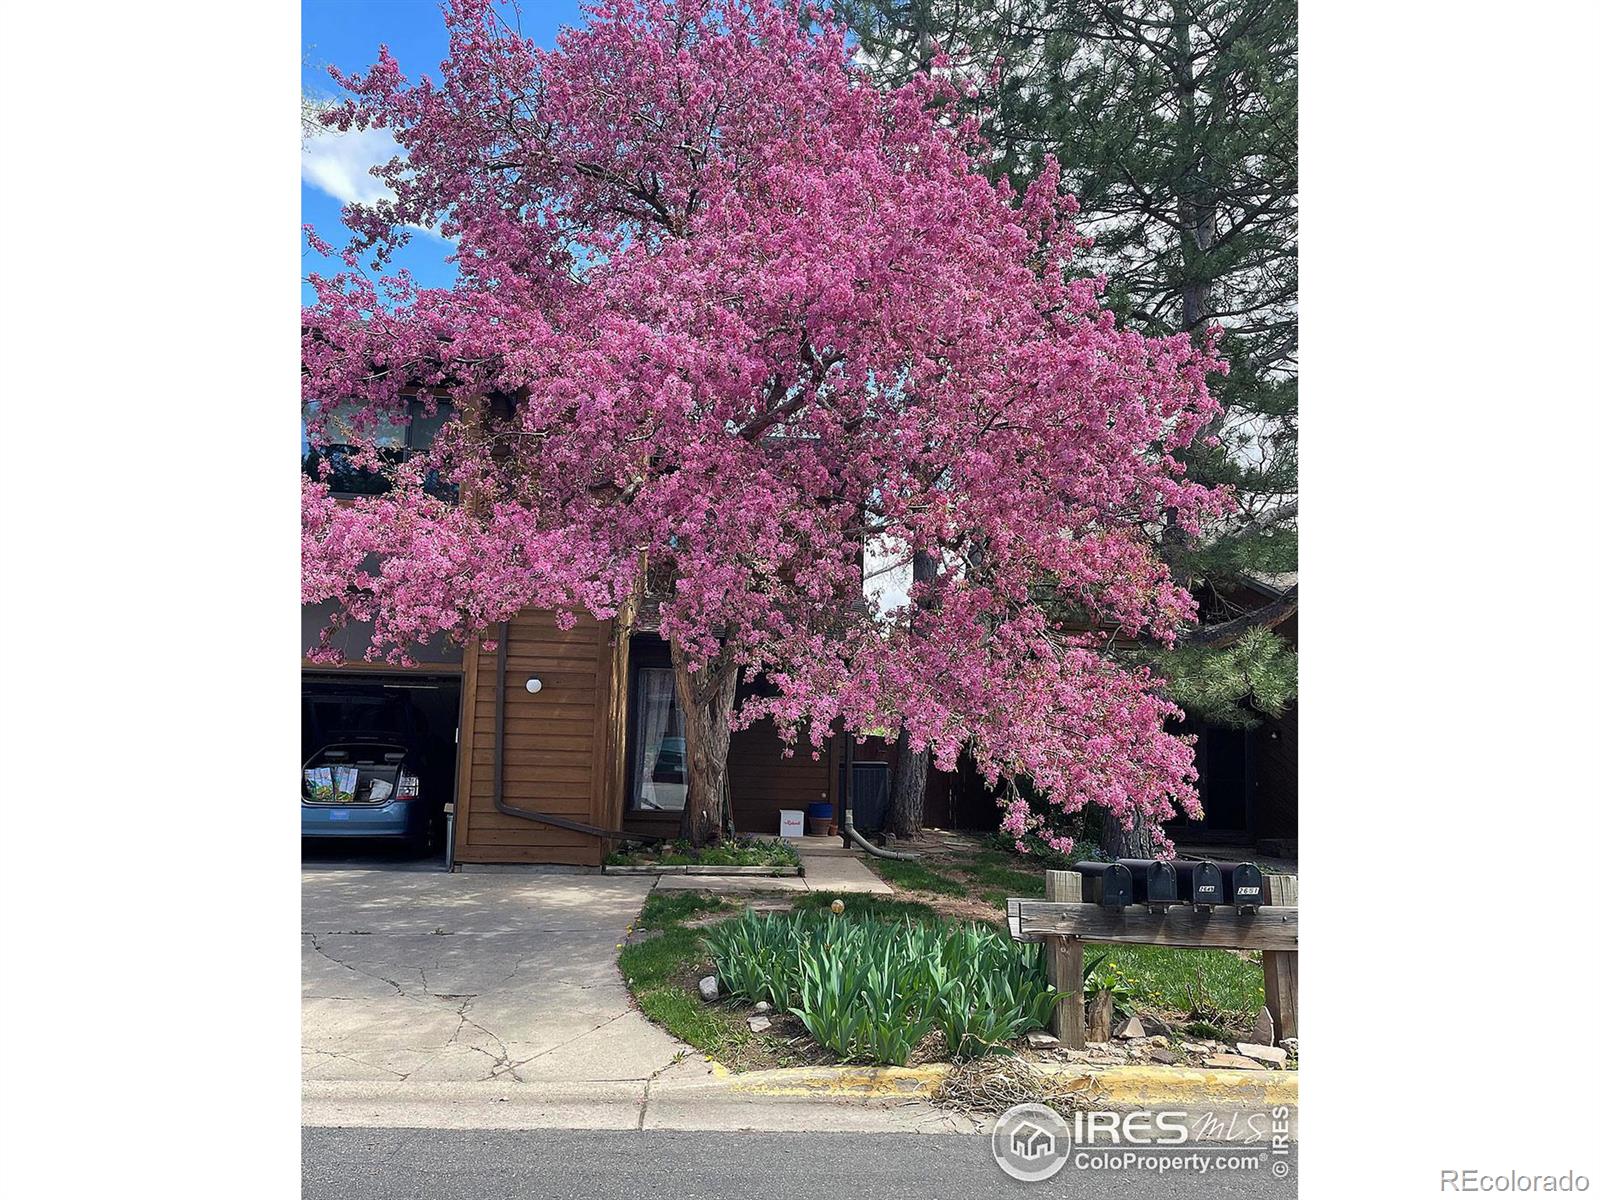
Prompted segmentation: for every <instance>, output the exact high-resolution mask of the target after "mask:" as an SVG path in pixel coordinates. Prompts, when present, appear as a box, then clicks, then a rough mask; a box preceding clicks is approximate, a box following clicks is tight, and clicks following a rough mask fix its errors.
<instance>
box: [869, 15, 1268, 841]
mask: <svg viewBox="0 0 1600 1200" xmlns="http://www.w3.org/2000/svg"><path fill="white" fill-rule="evenodd" d="M839 8H840V9H841V10H842V11H843V12H844V13H845V15H846V18H847V20H848V21H849V22H850V24H851V26H852V28H853V29H854V31H855V33H856V35H857V37H858V38H859V40H860V52H861V55H862V57H863V59H865V60H866V61H868V62H869V63H871V64H872V66H873V68H874V70H875V71H876V72H877V73H878V75H879V76H880V77H881V78H883V79H884V80H886V81H890V80H898V79H900V78H903V77H905V76H907V75H909V74H912V73H915V72H918V71H925V70H929V69H934V67H935V59H936V56H937V55H939V54H944V55H947V56H948V58H949V60H950V65H949V69H950V70H952V71H953V72H955V73H956V74H957V75H958V76H960V77H962V78H963V79H965V80H966V81H967V82H968V83H969V85H971V90H972V93H973V94H972V96H971V99H970V103H971V105H972V106H973V108H974V110H975V111H977V112H978V113H979V114H980V116H981V119H982V123H983V128H984V132H985V135H986V136H987V138H988V141H989V143H990V144H991V146H992V147H993V157H992V160H991V163H990V170H991V171H992V173H993V174H994V175H996V176H999V175H1005V176H1008V177H1009V178H1011V179H1012V180H1013V181H1014V182H1016V183H1018V184H1019V185H1020V184H1023V183H1025V182H1026V181H1027V180H1028V179H1030V178H1031V177H1032V176H1033V174H1034V173H1035V172H1037V171H1038V170H1039V168H1040V166H1041V164H1042V162H1043V160H1044V157H1045V155H1046V154H1051V155H1054V156H1055V157H1056V158H1057V160H1058V161H1059V162H1060V163H1061V165H1062V175H1063V179H1064V180H1065V182H1066V185H1067V186H1068V187H1069V188H1070V189H1071V190H1072V191H1073V192H1074V194H1076V196H1077V197H1078V200H1079V202H1080V204H1081V205H1082V211H1081V212H1080V214H1079V222H1080V230H1081V231H1082V232H1084V233H1087V234H1089V235H1091V236H1092V237H1093V238H1094V239H1095V244H1094V247H1093V248H1092V250H1090V251H1088V252H1087V253H1086V255H1085V256H1084V257H1085V259H1086V261H1088V262H1089V263H1092V264H1094V265H1095V267H1097V268H1098V269H1099V270H1101V271H1103V272H1104V274H1105V275H1106V276H1107V277H1108V279H1109V280H1111V281H1112V283H1111V285H1110V290H1109V291H1108V293H1107V298H1108V302H1109V307H1110V308H1112V309H1113V311H1115V312H1116V313H1117V314H1118V315H1119V317H1121V318H1123V319H1124V320H1126V321H1127V322H1128V323H1129V324H1130V325H1132V326H1134V327H1135V328H1139V329H1141V330H1143V331H1145V332H1149V333H1155V334H1170V333H1173V332H1177V331H1182V332H1186V333H1190V334H1194V335H1196V336H1199V335H1200V334H1201V332H1202V331H1203V330H1205V329H1206V328H1208V327H1210V326H1213V325H1221V326H1223V327H1224V328H1225V329H1226V331H1227V332H1226V335H1225V337H1224V340H1223V342H1222V353H1223V355H1224V356H1225V357H1226V358H1227V359H1228V362H1229V366H1230V372H1229V374H1228V375H1227V377H1226V378H1225V379H1222V380H1217V381H1214V383H1213V390H1214V392H1215V394H1216V395H1217V396H1218V398H1219V399H1220V400H1221V401H1222V403H1223V405H1224V412H1223V414H1222V415H1221V416H1220V417H1219V418H1218V419H1217V421H1216V422H1215V423H1214V425H1213V427H1212V428H1211V430H1210V432H1211V433H1212V434H1214V435H1215V436H1216V438H1217V439H1219V444H1217V445H1216V446H1213V447H1210V448H1202V447H1201V446H1200V445H1199V443H1198V442H1197V444H1196V445H1195V446H1194V447H1193V448H1191V449H1190V450H1189V451H1188V452H1187V466H1188V469H1189V472H1190V474H1191V475H1192V476H1194V477H1195V478H1198V479H1200V480H1203V481H1205V482H1207V483H1220V484H1227V485H1229V486H1231V487H1232V488H1233V489H1234V491H1235V493H1236V495H1237V498H1238V500H1239V504H1240V507H1239V512H1238V514H1237V516H1236V517H1234V518H1233V519H1231V520H1229V521H1226V522H1224V523H1222V524H1220V525H1218V526H1217V527H1215V528H1212V529H1209V530H1208V531H1207V534H1206V536H1205V537H1203V538H1201V539H1192V538H1188V537H1185V536H1183V535H1182V534H1181V533H1180V532H1179V531H1178V530H1177V529H1176V527H1175V526H1173V525H1171V524H1170V523H1169V526H1168V528H1166V529H1164V530H1161V531H1159V532H1158V533H1157V534H1156V536H1159V537H1160V539H1161V544H1162V548H1163V554H1164V555H1165V556H1166V558H1167V559H1168V561H1169V562H1170V563H1171V564H1172V566H1173V567H1174V569H1175V573H1176V574H1177V576H1178V577H1179V579H1180V581H1183V582H1185V583H1186V584H1187V585H1188V586H1189V588H1190V590H1191V591H1192V592H1193V593H1194V594H1195V596H1196V599H1197V600H1198V601H1199V603H1200V619H1199V622H1198V624H1197V625H1196V626H1195V627H1193V628H1192V629H1189V630H1187V631H1185V633H1184V635H1183V636H1182V638H1181V639H1180V642H1179V644H1178V646H1177V647H1176V648H1174V649H1171V650H1166V649H1162V648H1159V647H1152V646H1132V647H1128V648H1127V649H1125V650H1124V651H1123V653H1124V654H1125V655H1126V656H1127V657H1129V658H1133V659H1140V660H1144V661H1148V662H1150V663H1152V664H1153V665H1154V666H1155V668H1156V669H1157V671H1158V672H1159V673H1160V674H1161V675H1163V676H1164V677H1165V678H1167V679H1168V681H1169V689H1168V690H1169V693H1170V694H1171V695H1172V697H1173V698H1174V699H1176V700H1178V701H1179V703H1181V704H1182V705H1183V706H1184V708H1185V709H1186V710H1187V711H1188V713H1189V714H1190V716H1191V717H1199V718H1204V719H1206V720H1211V721H1214V722H1217V723H1219V724H1226V725H1231V726H1235V727H1239V726H1249V725H1251V724H1253V723H1254V722H1256V721H1257V720H1259V717H1260V715H1262V714H1266V715H1277V714H1279V713H1281V712H1282V711H1283V708H1284V706H1285V705H1286V704H1288V703H1289V702H1290V701H1291V700H1292V699H1293V697H1294V693H1295V683H1296V662H1295V656H1294V653H1293V651H1292V650H1291V649H1290V648H1289V647H1288V645H1287V644H1286V643H1285V642H1284V641H1283V639H1281V638H1280V637H1278V636H1277V635H1276V634H1275V633H1274V632H1273V627H1274V626H1275V625H1276V624H1278V623H1279V622H1281V621H1283V620H1285V619H1287V618H1288V617H1289V616H1290V615H1292V614H1293V613H1294V611H1295V607H1296V605H1297V603H1298V590H1297V585H1296V586H1290V587H1289V588H1288V589H1287V591H1286V592H1285V593H1284V595H1283V596H1282V598H1280V599H1279V600H1276V601H1274V602H1273V603H1271V604H1268V605H1266V606H1264V607H1259V608H1254V609H1252V608H1250V607H1249V606H1246V605H1241V604H1240V603H1239V601H1238V597H1239V595H1240V591H1241V588H1240V584H1241V582H1242V581H1243V580H1245V579H1248V578H1252V577H1260V576H1264V575H1266V576H1281V575H1283V574H1285V573H1289V572H1293V571H1294V570H1295V566H1296V555H1297V539H1296V511H1297V496H1298V460H1297V455H1296V438H1297V425H1298V398H1297V392H1296V375H1297V362H1296V356H1297V349H1298V319H1297V299H1296V298H1297V287H1298V272H1297V264H1296V247H1297V186H1298V149H1297V138H1296V125H1297V56H1298V41H1297V30H1296V7H1295V3H1294V0H840V3H839ZM1119 832H1120V831H1116V830H1114V829H1112V830H1108V833H1109V836H1110V841H1111V842H1113V843H1120V844H1115V845H1111V846H1108V847H1107V848H1108V849H1112V850H1127V851H1132V852H1139V851H1141V850H1143V849H1146V848H1147V847H1148V834H1147V833H1146V832H1145V831H1142V830H1139V831H1135V832H1134V834H1133V835H1132V836H1129V837H1126V838H1123V839H1119V837H1118V836H1117V835H1118V833H1119Z"/></svg>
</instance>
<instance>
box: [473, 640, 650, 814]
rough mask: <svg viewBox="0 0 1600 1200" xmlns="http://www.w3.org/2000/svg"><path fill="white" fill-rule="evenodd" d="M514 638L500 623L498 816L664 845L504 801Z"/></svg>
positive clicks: (496, 712) (496, 693)
mask: <svg viewBox="0 0 1600 1200" xmlns="http://www.w3.org/2000/svg"><path fill="white" fill-rule="evenodd" d="M510 638H511V623H510V622H509V621H501V622H500V645H499V647H498V648H497V649H496V650H495V656H494V682H495V687H494V808H495V811H496V812H499V813H504V814H505V815H506V816H508V817H521V818H522V819H523V820H524V821H537V822H538V823H539V824H541V825H553V826H554V827H555V828H557V829H570V830H572V831H573V832H574V833H586V834H588V835H589V836H591V837H597V838H601V839H609V840H611V841H614V842H623V841H628V842H664V841H667V840H668V839H667V838H664V837H661V836H659V835H657V834H653V833H629V832H628V831H627V830H625V829H602V828H600V826H598V825H589V824H586V823H585V822H583V821H574V820H573V819H572V818H571V817H561V816H557V815H556V814H555V813H547V812H538V811H536V810H535V809H531V808H521V807H518V806H517V805H515V804H507V803H506V797H505V774H506V771H505V744H506V643H507V642H508V641H509V640H510Z"/></svg>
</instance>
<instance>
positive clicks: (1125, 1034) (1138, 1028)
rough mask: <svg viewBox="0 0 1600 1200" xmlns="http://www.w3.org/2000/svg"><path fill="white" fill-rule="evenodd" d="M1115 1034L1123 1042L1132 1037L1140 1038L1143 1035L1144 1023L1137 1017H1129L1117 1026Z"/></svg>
mask: <svg viewBox="0 0 1600 1200" xmlns="http://www.w3.org/2000/svg"><path fill="white" fill-rule="evenodd" d="M1117 1036H1118V1037H1119V1038H1121V1039H1122V1040H1123V1041H1125V1042H1126V1041H1131V1040H1132V1039H1133V1038H1142V1037H1144V1036H1145V1032H1144V1024H1143V1023H1142V1022H1141V1021H1140V1020H1139V1018H1138V1017H1129V1018H1128V1019H1127V1020H1126V1021H1124V1022H1123V1023H1122V1024H1121V1025H1119V1026H1117Z"/></svg>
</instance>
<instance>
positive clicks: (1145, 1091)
mask: <svg viewBox="0 0 1600 1200" xmlns="http://www.w3.org/2000/svg"><path fill="white" fill-rule="evenodd" d="M1033 1066H1034V1067H1035V1069H1037V1070H1038V1071H1039V1072H1040V1073H1041V1074H1044V1075H1048V1076H1053V1077H1057V1078H1062V1077H1065V1078H1067V1079H1068V1080H1069V1083H1068V1086H1070V1087H1071V1088H1073V1089H1074V1090H1077V1091H1082V1092H1084V1093H1085V1094H1086V1095H1087V1096H1088V1098H1089V1099H1091V1100H1092V1101H1094V1102H1095V1103H1098V1104H1104V1105H1107V1106H1110V1107H1114V1108H1164V1107H1170V1108H1181V1107H1187V1106H1194V1105H1213V1106H1224V1107H1245V1108H1268V1107H1273V1106H1277V1105H1286V1106H1288V1107H1291V1108H1293V1107H1296V1106H1298V1104H1299V1102H1300V1075H1299V1072H1298V1071H1230V1070H1209V1069H1205V1070H1202V1069H1196V1068H1189V1067H1147V1066H1117V1067H1098V1066H1085V1065H1083V1064H1081V1063H1035V1064H1033ZM949 1071H950V1064H949V1063H930V1064H928V1065H927V1066H922V1067H786V1068H780V1069H777V1070H771V1071H747V1072H745V1073H743V1074H737V1075H736V1074H734V1073H733V1072H731V1071H728V1070H727V1068H726V1067H723V1066H721V1064H718V1063H712V1072H713V1076H714V1077H715V1078H716V1079H718V1080H719V1081H721V1082H722V1083H723V1084H724V1085H725V1086H726V1087H727V1088H728V1089H729V1090H730V1091H734V1092H738V1093H741V1094H745V1095H752V1096H818V1097H828V1098H833V1099H842V1098H855V1099H860V1100H885V1099H920V1100H926V1099H930V1098H931V1097H932V1095H933V1093H934V1092H935V1091H936V1090H937V1089H938V1087H939V1084H940V1083H941V1082H943V1080H944V1077H945V1075H946V1074H948V1073H949Z"/></svg>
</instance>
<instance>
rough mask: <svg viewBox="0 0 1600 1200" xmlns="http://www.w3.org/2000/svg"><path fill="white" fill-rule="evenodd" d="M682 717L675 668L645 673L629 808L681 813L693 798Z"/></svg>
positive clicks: (636, 704) (636, 683) (636, 710)
mask: <svg viewBox="0 0 1600 1200" xmlns="http://www.w3.org/2000/svg"><path fill="white" fill-rule="evenodd" d="M686 750H687V746H686V743H685V742H684V736H683V713H682V712H681V711H680V710H679V708H678V693H677V689H676V687H674V685H673V679H672V668H670V667H640V668H639V669H638V670H637V671H636V672H635V673H634V677H633V763H632V770H631V771H630V772H629V775H630V778H631V779H632V781H633V786H632V795H631V796H629V797H628V806H629V807H630V808H632V809H635V810H638V811H640V812H681V811H683V804H684V799H685V798H686V797H687V795H688V792H689V777H688V775H687V773H686V769H687V763H686V762H685V757H686Z"/></svg>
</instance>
